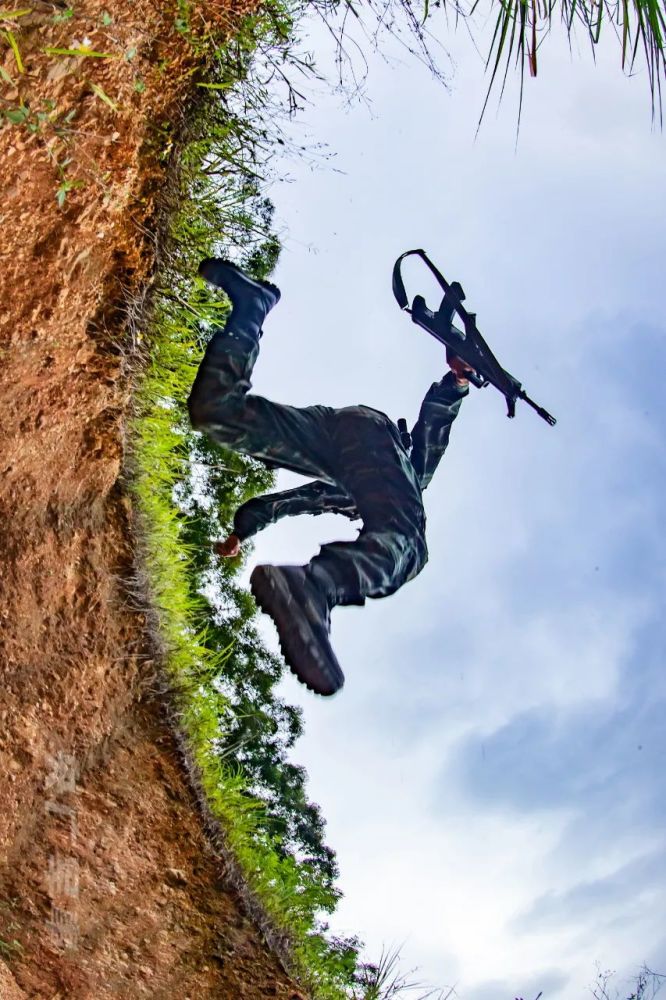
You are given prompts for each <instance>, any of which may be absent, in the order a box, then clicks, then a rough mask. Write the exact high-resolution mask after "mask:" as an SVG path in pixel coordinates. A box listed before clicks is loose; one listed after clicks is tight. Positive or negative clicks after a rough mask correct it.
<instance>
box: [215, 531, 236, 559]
mask: <svg viewBox="0 0 666 1000" xmlns="http://www.w3.org/2000/svg"><path fill="white" fill-rule="evenodd" d="M240 548H241V543H240V538H239V537H238V535H229V537H228V538H225V539H224V541H223V542H216V543H215V545H214V546H213V552H215V554H216V555H218V556H224V557H225V558H226V559H228V558H230V557H232V556H237V555H238V553H239V552H240Z"/></svg>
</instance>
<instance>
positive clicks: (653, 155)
mask: <svg viewBox="0 0 666 1000" xmlns="http://www.w3.org/2000/svg"><path fill="white" fill-rule="evenodd" d="M322 42H323V39H322V38H321V37H320V36H315V37H314V40H313V44H314V45H315V46H316V47H320V46H321V44H322ZM446 43H447V44H448V45H449V46H450V49H451V53H452V56H453V59H454V61H455V64H456V66H455V72H454V74H453V76H452V80H451V90H450V92H448V93H447V91H446V90H445V89H443V88H441V87H438V86H437V85H436V84H435V83H434V82H433V81H432V80H431V79H430V78H429V77H428V74H427V73H426V71H425V70H424V69H423V68H422V67H419V66H417V65H416V64H414V63H412V62H410V61H409V60H408V59H407V57H405V56H404V55H401V54H400V53H399V50H398V49H395V50H394V51H392V52H391V55H392V56H393V57H394V58H392V59H391V61H389V62H388V63H387V62H385V61H383V60H380V59H379V58H373V59H371V65H370V76H369V80H368V86H367V92H368V97H369V99H370V107H368V106H367V105H364V104H359V105H356V106H353V107H352V108H351V109H347V108H344V107H343V106H342V105H341V102H340V101H339V99H337V98H335V97H334V96H332V95H330V94H327V93H326V92H325V91H323V90H321V91H319V93H318V95H317V97H316V101H315V104H314V106H312V107H311V108H310V109H309V110H308V111H307V112H305V113H304V114H303V115H302V116H301V117H300V119H299V120H298V122H296V123H295V124H294V126H293V128H294V135H296V136H298V137H299V138H300V137H302V136H303V135H306V134H308V135H310V136H311V137H312V138H313V139H314V140H316V141H318V142H325V143H327V144H328V147H329V149H330V151H331V152H332V153H334V154H335V157H334V159H333V161H332V162H331V163H329V165H328V166H324V167H322V168H319V169H312V167H311V166H310V165H309V164H308V163H307V162H288V163H284V164H281V165H280V166H279V168H278V172H281V173H282V176H287V175H288V176H289V178H290V182H287V181H282V182H276V184H275V185H274V186H273V189H272V191H271V196H272V197H273V199H274V201H275V203H276V206H277V213H278V220H279V223H280V225H281V226H282V227H283V239H284V244H285V249H284V252H283V255H282V258H281V261H280V264H279V266H278V269H277V272H276V276H275V277H276V280H277V282H278V283H279V284H280V286H281V288H282V291H283V298H282V301H281V303H280V305H279V307H278V309H276V310H275V313H274V314H273V315H272V316H271V318H270V321H269V323H267V325H266V335H265V337H264V339H263V341H262V355H261V357H260V360H259V364H258V367H257V370H256V377H255V391H257V392H260V393H263V394H265V395H268V396H270V397H271V398H274V399H279V400H282V401H285V402H290V403H294V404H298V405H305V404H309V403H314V402H324V403H329V404H332V405H347V404H350V403H355V402H364V403H368V404H369V405H372V406H375V407H377V408H379V409H382V410H384V411H385V412H387V413H389V414H390V415H391V416H392V417H393V418H395V419H397V418H398V417H400V416H405V417H406V418H407V419H408V422H410V423H411V422H412V421H413V420H414V419H415V417H416V414H417V412H418V407H419V404H420V400H421V398H422V395H423V393H424V392H425V390H426V389H427V388H428V386H429V385H430V383H431V382H432V381H434V380H435V379H438V378H440V377H441V375H442V373H443V371H444V369H445V364H444V358H443V356H442V350H441V348H439V347H438V345H437V344H436V343H435V342H434V341H432V340H430V339H429V338H428V337H427V335H426V334H425V333H422V332H420V331H418V330H417V328H416V327H414V326H413V325H412V324H411V323H410V322H409V320H408V318H407V317H405V316H402V315H401V314H400V313H399V310H398V307H397V306H396V305H395V303H394V301H393V299H392V297H391V292H390V272H391V266H392V264H393V261H394V259H395V258H396V257H397V256H398V254H399V253H401V252H402V251H403V250H406V249H408V248H410V247H414V246H423V247H425V248H426V249H427V250H428V251H429V252H430V254H431V255H432V257H433V259H434V260H435V261H436V262H437V263H438V264H439V265H440V267H441V268H442V270H443V271H444V273H445V274H446V275H447V277H448V278H449V280H452V279H458V280H460V281H461V282H462V283H463V285H464V287H465V290H466V292H467V299H468V304H469V307H470V308H471V309H473V310H474V311H476V312H477V314H478V321H479V326H480V329H481V330H482V331H483V332H484V335H485V336H486V338H487V339H488V340H489V342H490V343H491V345H492V346H493V348H494V349H495V350H496V353H497V354H498V356H499V358H500V360H501V361H502V363H503V364H504V365H505V366H506V367H507V368H509V370H511V371H512V372H513V373H514V374H515V375H516V376H517V377H518V378H519V379H521V380H522V381H523V383H524V384H525V386H526V388H527V390H528V392H530V394H531V395H532V396H533V397H534V398H535V399H537V400H538V401H539V402H541V403H542V404H543V405H544V406H546V408H547V409H549V410H550V411H551V412H552V413H554V414H555V415H556V416H557V417H558V425H557V427H556V428H554V429H551V428H549V427H548V426H547V425H546V424H545V423H543V422H542V421H541V420H540V419H539V418H538V417H537V416H536V414H534V413H533V412H532V411H531V410H529V409H528V408H527V407H525V406H520V405H519V412H518V415H517V417H516V419H515V420H514V421H509V420H507V419H506V417H505V408H504V402H503V400H502V398H501V397H500V396H499V395H498V394H497V393H495V392H494V391H493V390H492V389H485V390H483V391H481V392H476V391H475V390H472V391H471V393H470V397H469V398H468V399H467V400H466V401H465V403H464V405H463V408H462V411H461V414H460V417H459V419H458V421H457V424H456V426H455V427H454V430H453V434H452V442H451V446H450V449H449V451H448V452H447V455H446V457H445V460H444V462H443V464H442V466H441V467H440V469H439V471H438V473H437V476H436V478H435V480H434V481H433V483H432V485H431V487H430V488H429V490H428V492H427V494H426V509H427V514H428V542H429V549H430V561H429V563H428V565H427V567H426V569H425V570H424V571H423V573H422V574H421V575H420V576H419V577H418V578H417V579H416V580H414V581H413V582H412V583H410V584H409V585H408V586H406V587H405V588H404V589H403V590H401V591H400V592H399V593H398V594H396V595H394V596H393V597H391V598H389V599H386V600H383V601H374V602H368V603H367V605H366V607H365V608H362V609H360V608H345V609H339V610H337V611H335V612H334V615H333V640H334V644H335V646H336V650H337V651H338V654H339V657H340V660H341V662H342V664H343V667H344V669H345V672H346V675H347V683H346V687H345V689H344V691H343V692H342V693H341V695H340V696H339V697H337V698H335V699H333V700H330V701H324V700H317V699H315V698H314V697H309V696H307V693H306V692H303V691H302V690H301V689H300V688H299V686H298V685H297V684H296V682H295V681H294V680H293V679H292V678H289V679H288V680H286V681H285V682H284V693H285V695H286V696H287V697H289V698H290V699H292V700H294V701H297V702H298V703H299V704H302V705H303V706H304V711H305V718H306V727H307V733H306V736H305V737H304V738H303V740H302V741H301V743H300V744H299V746H298V748H297V752H296V757H297V759H298V760H299V762H302V763H303V764H305V765H306V767H307V769H308V771H309V774H310V776H311V780H310V794H311V795H312V797H313V798H314V799H316V800H317V801H319V802H320V803H321V805H322V808H323V811H324V814H325V816H326V817H327V819H328V839H329V841H330V843H331V845H332V846H333V847H334V848H335V849H336V850H337V852H338V857H339V861H340V867H341V887H342V889H343V891H344V893H345V898H344V900H343V901H342V903H341V906H340V910H339V914H338V916H337V917H336V920H335V925H334V926H335V929H336V930H338V931H344V932H352V933H358V934H359V935H360V936H361V937H362V938H364V939H365V940H366V941H367V943H368V946H369V952H370V954H371V955H377V953H378V951H379V949H380V948H381V946H382V944H401V945H402V952H403V960H404V963H405V964H406V965H407V966H408V967H415V966H418V967H419V970H420V973H419V974H420V976H421V978H422V979H423V980H426V981H428V982H430V983H432V984H434V985H444V984H448V985H453V984H455V986H456V991H457V995H458V996H459V997H461V998H462V1000H504V998H506V1000H512V998H513V997H516V996H523V997H525V1000H530V998H531V997H532V996H536V994H537V993H538V992H539V990H543V996H544V1000H571V998H573V997H579V996H580V997H583V996H586V995H589V994H588V993H587V992H586V987H587V986H588V985H589V984H590V983H591V982H592V980H593V979H594V975H595V963H596V962H599V963H600V964H601V966H602V967H604V968H606V967H612V968H617V969H618V972H619V975H620V976H624V975H627V976H629V975H630V974H631V972H632V971H633V970H634V969H636V968H637V967H638V966H639V965H640V964H641V963H642V962H643V961H647V962H649V963H651V964H652V965H653V966H655V967H657V968H659V967H661V968H662V969H664V968H666V931H665V930H664V920H663V915H664V912H665V906H664V903H665V896H666V880H665V878H664V875H665V868H666V836H665V833H664V827H665V824H664V819H665V818H666V815H665V814H666V797H665V795H664V792H665V787H664V786H665V784H666V782H665V779H664V775H665V774H666V737H665V736H664V727H663V718H664V707H665V702H666V678H665V674H664V647H665V643H664V638H665V632H666V626H665V624H664V621H665V619H664V613H663V594H664V577H665V576H666V530H665V528H666V524H665V521H666V516H665V515H664V502H663V496H664V485H665V479H666V460H665V457H664V447H663V439H664V431H665V425H666V403H665V402H664V399H665V394H664V381H663V379H664V371H665V370H666V308H665V306H664V301H663V293H664V285H665V284H666V282H665V281H664V259H665V250H666V227H665V225H664V223H665V222H666V200H665V199H664V198H663V196H662V194H661V192H662V189H663V177H664V166H665V165H666V162H665V161H666V156H665V148H664V137H663V135H662V134H661V133H660V132H658V131H655V130H653V129H652V128H651V124H650V114H649V98H648V92H647V83H646V81H645V80H644V78H642V77H640V76H638V77H635V78H632V79H627V78H624V77H623V76H622V74H621V71H620V68H619V58H618V55H617V52H616V50H615V48H614V47H612V46H611V47H610V48H609V49H604V50H602V51H601V52H600V54H599V57H598V60H597V65H596V67H595V66H594V65H593V64H592V61H591V59H590V58H589V56H588V55H587V53H585V54H584V55H578V54H576V53H575V52H574V54H573V55H570V54H569V52H568V50H567V48H566V46H565V45H564V44H563V43H561V42H560V43H557V42H556V40H555V39H553V40H552V44H548V45H547V46H546V47H544V49H543V50H542V51H543V58H542V63H541V69H540V74H541V75H540V76H539V78H538V79H537V80H536V81H527V85H526V103H525V107H524V112H523V121H522V126H521V133H520V138H519V141H518V144H517V146H516V141H515V116H516V102H515V91H513V90H512V91H510V93H509V94H508V95H507V96H506V98H505V101H504V104H503V106H502V107H501V109H500V112H499V114H496V113H495V108H494V105H493V106H492V107H491V111H490V113H489V115H488V117H487V119H486V121H485V124H484V125H483V127H482V129H481V132H480V134H479V136H478V138H476V140H475V129H476V122H477V118H478V112H479V110H480V107H481V104H482V101H483V96H484V92H485V86H486V80H485V78H484V76H483V68H482V63H481V60H480V58H479V56H478V55H477V54H476V53H475V51H474V48H473V46H472V45H471V43H470V42H469V40H468V39H467V37H466V36H465V35H464V34H463V33H459V34H458V35H457V36H450V37H447V39H446ZM409 277H410V287H411V292H412V293H415V292H417V291H424V292H425V291H427V290H429V289H432V285H430V284H429V282H428V281H427V278H426V274H425V271H423V272H421V271H419V270H418V267H417V266H414V268H413V269H411V270H410V272H409ZM431 299H432V301H433V302H436V297H435V296H431ZM294 481H296V480H295V477H293V476H290V475H287V474H284V475H281V477H280V480H279V482H280V483H281V484H282V485H284V486H285V487H286V486H288V485H291V484H292V483H293V482H294ZM354 535H355V530H354V528H353V527H351V526H350V525H349V524H348V523H347V522H345V521H344V520H342V519H340V520H339V521H338V519H335V518H332V517H330V518H317V519H306V518H305V519H304V518H301V519H298V520H297V521H293V522H291V523H283V524H281V525H279V526H277V527H275V528H273V529H271V530H270V531H268V532H266V533H264V534H263V535H262V536H261V537H260V539H259V541H258V544H257V546H256V550H255V553H254V554H253V556H252V557H251V559H250V562H249V566H248V569H251V568H252V566H254V565H255V564H256V563H257V562H261V561H276V562H277V561H282V562H301V561H305V560H306V559H308V558H309V557H310V556H311V555H312V554H314V552H316V550H317V547H318V545H319V544H321V543H322V542H324V541H329V540H332V539H335V538H353V537H354ZM265 631H266V635H267V637H268V639H269V642H271V643H274V634H273V632H272V626H271V625H270V624H266V626H265Z"/></svg>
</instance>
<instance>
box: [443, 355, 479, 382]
mask: <svg viewBox="0 0 666 1000" xmlns="http://www.w3.org/2000/svg"><path fill="white" fill-rule="evenodd" d="M447 360H448V363H449V368H450V369H451V371H452V372H453V374H454V375H455V377H456V385H459V386H460V387H461V389H462V388H463V387H464V386H466V385H469V379H467V378H466V375H467V372H473V371H474V369H473V368H472V367H471V365H468V364H467V362H466V361H463V359H462V358H459V357H458V356H457V355H456V354H450V355H449V356H448V358H447Z"/></svg>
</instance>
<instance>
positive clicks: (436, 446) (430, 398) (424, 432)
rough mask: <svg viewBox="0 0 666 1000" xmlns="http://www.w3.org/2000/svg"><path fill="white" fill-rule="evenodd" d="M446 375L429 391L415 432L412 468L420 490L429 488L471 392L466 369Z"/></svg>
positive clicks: (454, 370)
mask: <svg viewBox="0 0 666 1000" xmlns="http://www.w3.org/2000/svg"><path fill="white" fill-rule="evenodd" d="M457 361H458V359H452V361H451V362H450V363H451V365H452V368H453V370H452V371H450V372H447V373H446V375H445V376H444V378H443V379H442V380H441V382H435V383H433V385H432V386H431V387H430V389H428V392H427V393H426V395H425V397H424V400H423V403H422V404H421V412H420V413H419V419H418V420H417V422H416V424H415V426H414V430H413V431H412V456H411V457H412V465H413V466H414V468H415V470H416V474H417V475H418V477H419V482H420V484H421V489H425V488H426V486H428V485H429V483H430V480H431V479H432V477H433V475H434V473H435V470H436V469H437V466H438V465H439V463H440V461H441V459H442V455H443V454H444V452H445V451H446V449H447V447H448V444H449V438H450V436H451V425H452V424H453V421H454V420H455V419H456V417H457V416H458V411H459V410H460V406H461V403H462V401H463V399H464V398H465V396H466V395H467V394H468V392H469V383H468V381H467V379H465V378H464V375H463V369H462V368H461V369H460V370H459V371H457V370H456V369H455V368H454V362H457Z"/></svg>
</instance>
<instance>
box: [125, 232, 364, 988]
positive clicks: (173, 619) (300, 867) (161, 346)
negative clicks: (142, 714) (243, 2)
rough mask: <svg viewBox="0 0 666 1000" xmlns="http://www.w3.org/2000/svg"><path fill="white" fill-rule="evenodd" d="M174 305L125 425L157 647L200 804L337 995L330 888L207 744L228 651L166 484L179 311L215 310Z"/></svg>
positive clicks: (179, 355)
mask: <svg viewBox="0 0 666 1000" xmlns="http://www.w3.org/2000/svg"><path fill="white" fill-rule="evenodd" d="M190 218H191V217H190ZM181 310H182V312H181ZM181 310H179V309H174V308H173V305H170V307H169V308H168V309H166V308H165V309H163V310H161V311H160V310H159V308H158V314H157V321H156V323H155V324H154V325H153V328H152V330H151V332H150V344H151V357H150V361H149V365H148V369H147V371H146V373H145V376H144V378H143V381H142V384H141V386H140V389H139V399H138V404H139V416H138V418H137V420H136V424H135V429H134V462H135V469H136V473H135V479H134V492H135V495H136V498H137V502H138V506H139V509H140V512H141V520H142V524H143V529H144V546H145V563H146V568H147V570H148V574H149V578H150V582H151V590H152V595H151V596H152V600H153V601H154V603H155V605H156V607H157V608H158V610H159V617H160V631H161V638H162V641H163V643H164V646H165V648H166V650H167V657H166V669H167V672H168V676H169V679H170V682H171V685H172V687H173V688H174V690H175V698H176V703H177V706H176V707H177V714H178V716H179V718H180V724H181V727H182V730H183V732H184V734H185V736H186V739H187V743H188V745H189V748H190V751H191V754H192V757H193V759H194V761H195V763H196V765H197V767H198V770H199V773H200V781H201V785H202V788H203V790H204V792H205V796H206V799H207V802H208V805H209V808H210V810H211V812H212V814H213V815H214V817H215V818H216V819H217V820H218V821H219V822H220V824H221V825H222V827H223V829H224V832H225V840H226V843H227V845H228V847H229V848H230V850H231V851H232V853H233V855H234V856H235V858H236V860H237V862H238V864H239V866H240V868H241V870H242V872H243V875H244V877H245V879H246V881H247V884H248V886H249V887H250V889H251V891H252V892H253V893H254V894H255V896H256V897H257V898H258V899H259V900H260V902H261V904H262V906H263V908H264V909H265V911H266V912H267V914H268V915H269V917H270V919H271V921H272V922H273V923H274V924H275V926H276V927H277V928H278V929H279V930H280V931H281V932H286V934H287V935H288V938H289V942H290V948H289V950H290V953H291V961H292V965H293V969H294V972H295V973H296V975H297V976H298V977H299V978H300V979H301V980H302V981H303V982H305V983H307V984H309V985H313V986H316V994H317V996H320V997H322V998H326V1000H340V998H342V997H347V996H348V995H349V994H348V993H346V992H345V990H344V986H345V982H346V981H347V980H348V978H349V956H347V955H340V954H338V953H337V952H335V951H334V952H331V950H330V948H329V946H328V945H327V942H326V940H325V938H324V937H323V936H322V934H321V933H320V932H319V931H318V930H317V928H316V915H317V914H318V912H320V911H321V910H322V908H326V909H329V910H330V909H332V907H333V906H334V905H335V902H336V899H337V894H335V893H329V897H328V898H325V897H324V896H323V895H322V889H321V886H320V885H319V884H318V883H317V882H316V881H313V880H312V879H311V878H310V877H309V876H310V873H309V872H308V871H307V865H306V864H304V863H302V862H299V861H297V860H296V859H294V858H293V857H290V856H287V857H285V856H284V855H283V854H281V853H280V852H279V851H278V849H277V846H278V845H277V844H276V843H275V842H274V840H273V839H272V838H271V837H270V836H269V835H267V834H266V832H265V822H264V813H263V807H262V804H261V803H260V802H259V801H258V800H257V799H255V798H254V797H253V796H252V795H251V794H250V793H249V789H248V788H247V786H246V783H245V781H244V780H243V779H242V778H241V777H240V775H239V774H238V771H237V770H236V769H235V768H234V764H233V761H232V760H230V759H229V758H223V757H221V756H220V754H219V752H218V750H217V742H218V741H219V739H220V735H221V734H220V728H219V718H220V716H221V715H222V714H223V712H224V709H225V708H226V707H228V706H227V704H226V699H225V697H224V695H223V694H221V693H220V692H219V691H218V690H217V689H216V687H215V684H214V683H213V680H214V678H216V677H217V676H219V674H220V673H221V671H223V670H224V666H225V662H226V660H227V659H228V658H230V657H233V655H234V653H233V649H223V650H219V651H216V650H212V649H211V648H210V645H209V644H208V642H207V635H206V629H205V625H204V626H203V627H200V626H198V625H197V623H198V622H200V621H202V620H203V619H204V618H205V606H204V602H203V601H202V599H201V598H200V597H199V596H198V595H196V594H193V593H192V588H191V575H192V574H191V568H190V560H191V557H192V553H191V552H189V551H188V548H187V546H186V545H185V544H184V542H183V534H184V527H185V518H184V516H183V514H182V512H181V511H180V509H179V508H178V505H177V504H176V502H175V500H174V491H175V490H176V488H177V487H178V484H179V483H181V482H182V481H183V478H184V477H185V476H186V475H187V472H188V470H187V464H186V459H187V455H188V448H187V434H188V432H187V429H186V427H185V425H184V404H185V400H186V398H187V395H188V393H189V390H190V387H191V384H192V382H193V380H194V376H195V373H196V369H197V366H198V361H199V360H200V356H201V346H200V344H199V343H197V340H196V337H195V336H193V331H192V323H191V319H190V318H189V317H190V316H191V315H192V314H193V313H195V314H198V316H199V317H200V319H201V321H203V322H205V321H207V320H208V321H210V319H211V318H212V317H213V316H215V315H216V313H217V311H216V310H215V308H214V307H213V308H212V309H211V310H209V311H207V310H206V308H205V307H202V306H201V305H200V304H199V305H196V304H195V305H192V304H191V298H190V301H188V300H186V299H183V305H182V306H181ZM184 460H185V461H184Z"/></svg>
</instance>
